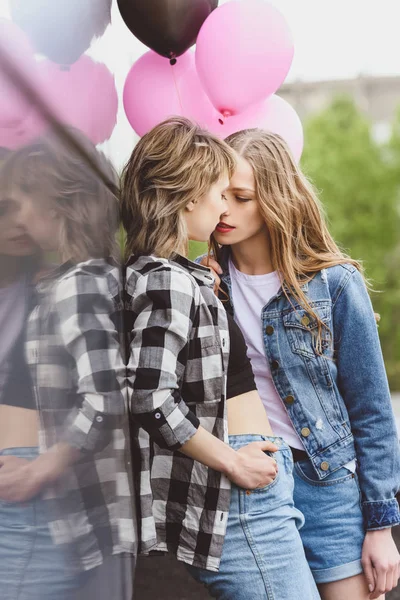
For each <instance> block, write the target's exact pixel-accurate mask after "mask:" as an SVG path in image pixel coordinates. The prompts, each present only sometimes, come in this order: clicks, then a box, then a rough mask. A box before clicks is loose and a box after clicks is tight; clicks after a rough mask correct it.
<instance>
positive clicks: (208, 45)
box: [196, 0, 294, 116]
mask: <svg viewBox="0 0 400 600" xmlns="http://www.w3.org/2000/svg"><path fill="white" fill-rule="evenodd" d="M293 52H294V48H293V40H292V36H291V33H290V30H289V27H288V25H287V23H286V21H285V19H284V17H283V16H282V14H281V13H280V12H279V11H278V10H277V9H276V8H275V7H273V6H272V5H271V4H269V3H268V2H265V1H264V0H246V1H244V0H243V1H240V0H231V2H228V3H226V4H223V5H222V6H220V7H219V8H217V9H216V10H214V11H213V12H212V13H211V14H210V16H209V17H208V18H207V19H206V21H205V22H204V24H203V26H202V28H201V30H200V32H199V35H198V37H197V46H196V66H197V71H198V74H199V77H200V80H201V82H202V83H203V86H204V89H205V91H206V92H207V94H208V96H209V98H210V100H211V102H212V103H213V105H214V106H215V108H216V109H217V110H218V111H219V112H220V113H221V114H223V115H226V116H229V115H236V114H238V113H240V112H241V111H243V110H245V109H246V108H248V107H249V106H251V105H252V104H254V103H256V102H260V101H261V100H263V99H264V98H266V97H267V96H270V95H271V94H273V93H274V92H276V90H277V89H278V88H279V86H280V85H281V84H282V83H283V81H284V80H285V78H286V75H287V74H288V71H289V69H290V65H291V63H292V59H293Z"/></svg>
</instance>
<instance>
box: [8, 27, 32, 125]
mask: <svg viewBox="0 0 400 600" xmlns="http://www.w3.org/2000/svg"><path fill="white" fill-rule="evenodd" d="M7 65H9V66H10V68H11V69H12V71H13V72H14V73H16V74H17V75H19V76H20V77H22V78H23V79H24V80H25V81H27V83H30V84H32V82H33V81H34V80H35V77H36V62H35V57H34V54H33V50H32V48H31V46H30V43H29V41H28V38H27V37H26V36H25V34H24V33H23V32H22V31H21V30H20V29H19V28H18V27H17V26H16V25H15V24H14V23H12V22H11V21H9V20H7V19H0V128H7V127H10V128H11V129H13V128H16V127H18V125H19V124H20V123H22V122H23V121H24V119H26V117H27V115H28V113H29V112H30V110H31V108H32V107H31V102H30V99H29V97H27V96H26V95H25V94H24V92H23V91H22V90H21V89H20V87H19V86H18V84H17V83H14V82H13V80H12V77H11V78H10V76H9V73H8V72H7V70H6V67H7Z"/></svg>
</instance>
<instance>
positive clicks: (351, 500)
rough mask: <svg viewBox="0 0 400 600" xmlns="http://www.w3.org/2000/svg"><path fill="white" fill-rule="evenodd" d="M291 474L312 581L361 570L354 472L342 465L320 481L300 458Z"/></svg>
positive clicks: (361, 535) (358, 502)
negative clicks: (302, 518)
mask: <svg viewBox="0 0 400 600" xmlns="http://www.w3.org/2000/svg"><path fill="white" fill-rule="evenodd" d="M293 475H294V482H295V485H294V502H295V505H296V507H297V508H298V509H299V510H300V511H301V512H302V513H303V514H304V517H305V523H304V526H303V528H302V529H301V532H300V535H301V538H302V541H303V545H304V549H305V552H306V556H307V560H308V564H309V565H310V568H311V571H312V573H313V575H314V579H315V581H316V582H317V583H329V582H332V581H339V580H341V579H346V578H347V577H353V576H354V575H359V574H360V573H362V572H363V569H362V566H361V552H362V545H363V542H364V536H365V531H364V526H363V517H362V510H361V494H360V488H359V485H358V479H357V474H356V473H351V472H350V471H349V470H348V469H346V467H342V468H341V469H338V470H337V471H335V472H334V473H331V474H330V475H328V477H326V478H325V479H323V480H322V481H321V480H320V479H318V477H317V475H316V473H315V471H314V469H313V467H312V465H311V462H310V461H309V460H302V461H299V462H296V463H295V466H294V472H293Z"/></svg>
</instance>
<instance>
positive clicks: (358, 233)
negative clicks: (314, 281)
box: [302, 97, 400, 390]
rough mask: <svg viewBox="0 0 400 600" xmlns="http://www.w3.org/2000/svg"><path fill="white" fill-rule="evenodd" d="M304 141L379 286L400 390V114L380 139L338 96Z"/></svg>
mask: <svg viewBox="0 0 400 600" xmlns="http://www.w3.org/2000/svg"><path fill="white" fill-rule="evenodd" d="M395 134H396V135H395ZM305 142H306V143H305V151H304V154H303V158H302V166H303V168H304V171H305V172H306V174H307V175H308V176H309V177H310V178H311V179H312V181H313V182H314V184H315V186H316V188H317V190H319V193H320V198H321V200H322V203H323V205H324V207H325V210H326V213H327V217H328V222H329V225H330V229H331V231H332V233H333V235H334V237H335V239H336V240H337V241H338V243H339V245H340V246H341V247H342V248H343V249H344V250H345V251H346V252H348V253H349V254H350V255H351V256H352V257H353V258H356V259H359V260H361V261H362V262H363V265H364V268H365V271H366V275H367V278H368V279H370V281H371V283H372V287H373V289H374V290H376V292H372V294H371V295H372V301H373V304H374V308H375V310H376V312H378V313H380V315H381V321H380V325H379V331H380V336H381V342H382V346H383V351H384V356H385V361H386V367H387V371H388V375H389V379H390V383H391V387H392V389H393V390H395V389H397V390H400V314H399V313H400V310H399V306H400V297H399V296H400V262H399V260H398V256H397V253H398V251H399V248H400V219H399V201H398V198H399V194H398V191H399V189H400V120H399V121H398V127H397V130H396V128H395V129H394V134H393V139H392V142H391V144H389V146H382V145H379V144H378V143H377V142H376V141H375V140H374V139H373V136H372V134H371V125H370V123H369V122H368V120H367V119H366V117H365V116H364V115H363V114H362V113H361V112H360V111H359V110H358V109H357V107H356V105H355V103H354V102H353V100H352V99H351V98H348V97H337V98H336V99H334V101H333V102H332V104H331V105H330V106H329V107H328V108H327V109H325V110H324V111H323V112H321V113H320V114H318V115H315V116H313V117H312V118H310V119H309V121H308V122H307V123H306V125H305ZM396 164H397V170H396V168H395V165H396ZM396 256H397V258H396Z"/></svg>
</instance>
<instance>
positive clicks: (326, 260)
mask: <svg viewBox="0 0 400 600" xmlns="http://www.w3.org/2000/svg"><path fill="white" fill-rule="evenodd" d="M225 141H226V142H227V144H229V146H230V147H231V148H233V149H234V150H235V152H236V153H237V154H238V155H240V156H242V157H243V158H244V159H246V160H247V161H248V162H249V163H250V165H251V167H252V170H253V173H254V179H255V187H256V189H255V191H256V198H257V200H258V203H259V209H260V212H261V215H262V216H263V218H264V221H265V224H266V226H267V230H268V236H269V243H270V248H271V260H272V265H273V268H274V269H275V270H276V271H278V272H279V273H280V274H281V276H282V279H283V283H284V284H285V285H284V286H283V290H284V293H285V294H286V296H287V298H288V300H289V301H290V302H291V303H293V299H294V300H295V301H297V303H298V304H299V305H300V306H301V307H303V308H304V309H305V310H306V311H307V312H308V313H309V314H310V315H311V316H312V317H313V318H314V319H315V320H316V321H317V323H318V334H317V342H316V348H317V350H319V351H321V348H322V332H323V330H324V329H326V325H325V324H324V323H323V322H322V321H321V319H320V318H319V316H318V314H317V313H316V312H315V311H314V309H313V307H312V306H311V304H310V302H309V300H308V298H307V296H306V294H305V293H304V291H303V290H302V285H303V284H304V283H305V282H307V281H309V280H310V279H312V278H313V277H314V275H315V274H316V273H318V272H319V271H321V270H322V269H326V268H328V267H332V266H334V265H339V264H343V263H350V264H352V265H354V266H355V267H356V268H357V269H358V270H359V271H361V272H362V266H361V264H360V263H359V262H358V261H355V260H353V259H351V258H350V257H349V256H347V255H346V254H345V253H344V252H342V251H341V250H340V248H339V247H338V245H337V244H336V242H335V241H334V239H333V237H332V236H331V234H330V233H329V230H328V227H327V224H326V221H325V217H324V211H323V208H322V205H321V203H320V201H319V200H318V197H317V195H316V192H315V190H314V188H313V186H312V184H311V183H310V181H308V179H307V178H306V177H305V175H304V174H303V173H302V171H301V170H300V168H299V166H298V165H297V164H296V162H295V160H294V158H293V156H292V154H291V152H290V150H289V148H288V146H287V144H286V142H285V141H284V140H283V139H282V138H281V137H280V136H279V135H276V134H274V133H271V132H267V131H264V130H261V129H247V130H244V131H240V132H238V133H234V134H232V135H230V136H229V137H228V138H227V139H226V140H225ZM212 247H213V252H214V253H215V254H216V256H217V257H218V254H219V251H220V249H219V248H218V246H217V244H215V241H214V242H213V243H212ZM289 290H290V294H289V292H288V291H289Z"/></svg>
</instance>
